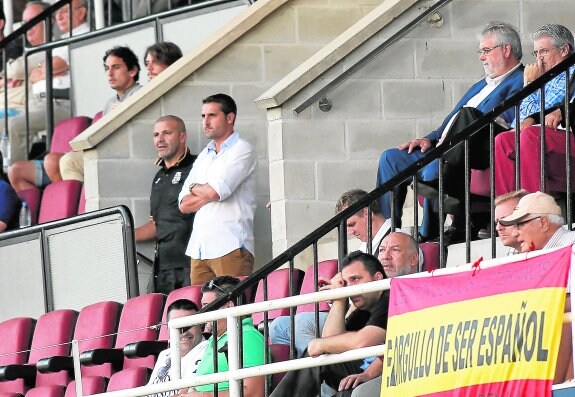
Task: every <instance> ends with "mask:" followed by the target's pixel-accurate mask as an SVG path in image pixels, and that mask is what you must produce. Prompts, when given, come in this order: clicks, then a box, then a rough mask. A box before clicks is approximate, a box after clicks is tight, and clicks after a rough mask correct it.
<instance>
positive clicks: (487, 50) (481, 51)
mask: <svg viewBox="0 0 575 397" xmlns="http://www.w3.org/2000/svg"><path fill="white" fill-rule="evenodd" d="M503 45H505V44H497V45H496V46H493V47H485V48H480V49H479V51H477V55H479V56H482V55H488V54H489V53H490V52H491V51H493V50H494V49H496V48H497V47H501V46H503Z"/></svg>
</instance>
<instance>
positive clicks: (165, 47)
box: [144, 41, 182, 80]
mask: <svg viewBox="0 0 575 397" xmlns="http://www.w3.org/2000/svg"><path fill="white" fill-rule="evenodd" d="M181 57H182V50H180V47H178V46H177V45H175V44H174V43H172V42H169V41H163V42H161V43H156V44H153V45H151V46H149V47H148V48H147V49H146V53H145V54H144V65H145V66H146V71H147V72H148V80H153V79H154V78H156V77H157V76H158V75H159V74H160V73H162V72H163V71H164V70H166V69H167V68H168V66H170V65H171V64H173V63H174V62H176V61H177V60H178V59H180V58H181Z"/></svg>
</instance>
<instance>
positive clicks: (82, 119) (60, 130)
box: [50, 116, 92, 153]
mask: <svg viewBox="0 0 575 397" xmlns="http://www.w3.org/2000/svg"><path fill="white" fill-rule="evenodd" d="M91 122H92V119H91V118H89V117H86V116H76V117H71V118H69V119H64V120H62V121H60V122H59V123H58V124H57V125H56V126H55V127H54V135H53V136H52V143H51V144H50V152H52V153H68V152H69V151H70V150H72V148H71V147H70V143H69V142H70V141H71V140H72V139H74V138H75V137H76V136H77V135H78V134H80V133H81V132H82V131H84V130H85V129H86V128H88V127H89V126H90V124H91Z"/></svg>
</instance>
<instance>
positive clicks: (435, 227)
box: [377, 148, 439, 239]
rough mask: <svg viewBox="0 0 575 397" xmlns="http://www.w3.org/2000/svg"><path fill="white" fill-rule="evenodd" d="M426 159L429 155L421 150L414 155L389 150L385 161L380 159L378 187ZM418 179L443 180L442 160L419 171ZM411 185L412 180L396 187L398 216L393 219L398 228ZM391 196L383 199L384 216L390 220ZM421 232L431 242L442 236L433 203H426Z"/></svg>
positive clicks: (417, 150)
mask: <svg viewBox="0 0 575 397" xmlns="http://www.w3.org/2000/svg"><path fill="white" fill-rule="evenodd" d="M424 156H425V153H421V151H420V150H419V149H415V150H414V151H413V152H411V153H407V150H399V149H396V148H393V149H387V150H386V151H385V152H383V153H382V154H381V158H380V159H379V168H378V170H377V186H381V185H382V184H383V183H384V182H386V181H388V180H389V179H391V178H392V177H394V176H396V175H397V174H398V173H400V172H401V171H403V170H405V169H406V168H407V167H409V166H410V165H412V164H414V163H416V162H417V161H418V160H420V159H422V158H423V157H424ZM418 177H419V179H421V180H422V181H432V180H434V179H437V178H439V161H438V160H434V161H432V162H431V163H429V164H428V165H426V166H425V167H423V168H422V169H421V170H419V172H418ZM408 184H409V181H406V182H404V183H402V184H400V185H398V186H396V187H395V188H394V193H395V195H394V197H395V203H394V204H395V213H394V214H393V219H394V222H395V227H401V215H402V213H403V204H404V203H405V196H406V195H407V185H408ZM390 196H391V194H390V193H385V194H384V195H383V196H381V197H380V198H379V206H380V208H381V213H382V214H383V216H384V217H385V218H386V219H390V218H391V216H392V214H391V197H390ZM419 233H420V234H421V235H422V236H423V237H426V238H428V239H431V238H435V237H437V236H438V235H439V217H438V214H437V213H436V212H434V211H433V207H432V203H431V201H430V200H428V199H424V200H423V219H422V220H421V227H420V228H419Z"/></svg>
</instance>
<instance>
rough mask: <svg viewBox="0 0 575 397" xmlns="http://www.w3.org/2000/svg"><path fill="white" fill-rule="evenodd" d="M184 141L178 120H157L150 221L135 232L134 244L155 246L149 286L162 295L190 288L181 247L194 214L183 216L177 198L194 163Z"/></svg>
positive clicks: (171, 116) (182, 130)
mask: <svg viewBox="0 0 575 397" xmlns="http://www.w3.org/2000/svg"><path fill="white" fill-rule="evenodd" d="M187 137H188V133H187V132H186V125H185V124H184V121H183V120H182V119H181V118H179V117H177V116H173V115H168V116H162V117H160V118H159V119H158V120H156V123H155V124H154V132H153V139H154V147H155V148H156V151H157V153H158V159H157V160H156V165H158V166H160V167H161V168H160V169H159V170H158V172H157V173H156V176H155V177H154V179H153V183H152V193H151V195H150V220H149V221H148V222H147V223H146V224H144V225H142V226H140V227H138V228H136V242H141V241H152V240H155V242H156V249H155V255H154V266H153V267H154V268H153V275H152V284H154V285H155V288H153V289H154V290H155V291H156V292H161V293H163V294H169V293H170V292H171V291H173V290H175V289H177V288H181V287H184V286H186V285H190V260H189V258H188V257H187V256H186V254H185V252H184V247H185V246H186V243H187V240H188V238H189V236H190V233H191V231H192V225H193V222H194V213H190V214H182V213H181V212H180V209H179V208H178V195H179V194H180V191H181V190H182V185H183V184H184V181H185V180H186V178H187V177H188V174H189V173H190V170H191V169H192V165H193V164H194V161H195V159H196V156H194V155H192V154H191V153H190V149H188V147H187V146H186V140H187Z"/></svg>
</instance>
